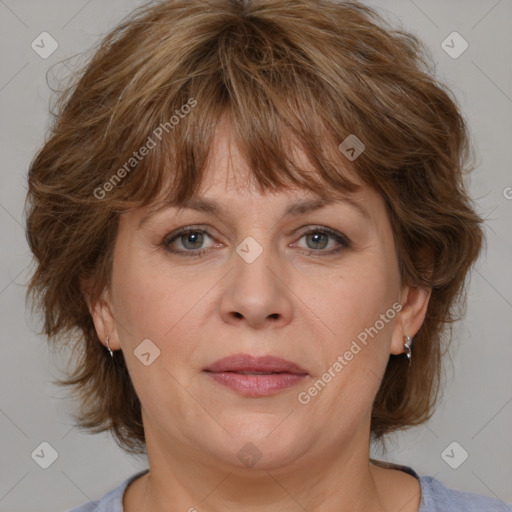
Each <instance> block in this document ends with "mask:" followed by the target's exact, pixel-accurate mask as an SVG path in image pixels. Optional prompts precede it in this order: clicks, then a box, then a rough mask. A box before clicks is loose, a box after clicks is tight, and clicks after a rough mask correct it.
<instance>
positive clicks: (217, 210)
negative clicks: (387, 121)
mask: <svg viewBox="0 0 512 512" xmlns="http://www.w3.org/2000/svg"><path fill="white" fill-rule="evenodd" d="M338 201H342V202H345V203H347V204H349V205H350V206H352V207H353V208H354V209H355V210H356V211H357V212H358V213H359V214H360V215H362V216H363V217H364V218H365V219H367V220H370V218H371V217H370V214H369V213H368V210H367V209H366V208H365V207H364V206H363V205H362V204H361V203H360V202H358V201H356V200H355V199H353V198H352V197H350V196H340V197H319V198H316V199H301V200H299V201H297V202H295V203H293V204H291V205H289V206H288V208H287V209H286V211H285V212H284V215H283V217H293V216H299V215H304V214H306V213H310V212H312V211H316V210H319V209H321V208H324V207H326V206H328V205H331V204H334V203H336V202H338ZM166 207H167V208H172V207H174V208H178V211H180V210H195V211H199V212H203V213H208V214H211V215H215V216H227V215H228V210H229V208H227V207H226V206H224V205H221V204H219V203H216V202H215V201H212V200H210V199H206V198H191V199H189V200H187V201H185V202H184V203H182V204H181V206H179V207H178V206H177V205H176V204H173V203H172V202H170V203H168V204H166V205H164V206H163V207H161V208H159V209H157V210H155V211H153V212H150V213H148V214H147V215H145V216H144V217H143V218H142V219H141V220H140V222H139V229H141V228H142V227H143V225H144V224H146V222H148V221H149V220H150V219H151V218H152V217H153V216H154V215H156V214H157V213H158V212H159V211H161V210H162V209H165V208H166Z"/></svg>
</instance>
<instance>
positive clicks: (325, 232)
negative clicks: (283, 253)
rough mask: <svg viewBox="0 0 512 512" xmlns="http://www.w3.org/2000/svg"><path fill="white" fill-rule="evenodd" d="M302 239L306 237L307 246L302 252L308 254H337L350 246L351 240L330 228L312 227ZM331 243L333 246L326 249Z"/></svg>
mask: <svg viewBox="0 0 512 512" xmlns="http://www.w3.org/2000/svg"><path fill="white" fill-rule="evenodd" d="M302 239H305V241H306V247H307V248H306V250H305V251H302V252H304V253H305V254H307V255H308V256H313V255H314V256H321V255H329V254H335V253H338V252H340V251H342V250H343V249H348V248H349V247H350V241H349V240H348V238H347V237H346V236H345V235H342V234H341V233H338V232H337V231H334V230H331V229H329V228H315V229H310V230H309V231H306V232H305V233H303V234H302V236H301V237H300V240H302ZM329 239H330V240H329ZM329 245H331V248H330V249H328V250H325V249H326V248H328V247H329ZM332 246H334V247H332ZM292 247H293V246H292Z"/></svg>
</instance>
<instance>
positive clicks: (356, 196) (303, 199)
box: [137, 118, 381, 227]
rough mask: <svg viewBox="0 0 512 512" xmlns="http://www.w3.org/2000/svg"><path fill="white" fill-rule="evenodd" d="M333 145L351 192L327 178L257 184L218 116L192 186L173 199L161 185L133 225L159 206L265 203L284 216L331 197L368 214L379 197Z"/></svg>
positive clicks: (225, 208)
mask: <svg viewBox="0 0 512 512" xmlns="http://www.w3.org/2000/svg"><path fill="white" fill-rule="evenodd" d="M287 142H289V141H287ZM289 147H290V148H291V149H290V155H289V158H290V161H293V163H294V165H295V166H296V167H298V168H300V172H301V174H303V175H306V176H307V173H311V176H312V177H313V176H316V182H318V181H319V179H318V171H317V170H316V169H315V167H314V166H313V165H312V164H311V162H310V161H309V160H308V158H307V157H306V155H305V153H304V152H303V151H302V150H301V149H300V147H298V146H293V145H289ZM334 149H335V151H336V153H334V155H333V161H335V164H336V168H337V170H338V172H339V174H341V175H343V176H345V177H347V178H348V179H349V180H350V181H351V182H352V183H354V185H355V186H356V190H355V192H348V191H346V190H343V189H341V188H340V187H333V186H330V185H328V184H327V183H325V186H322V187H321V190H315V191H313V190H311V189H308V188H307V186H303V187H301V186H298V185H297V184H292V183H290V184H285V185H283V186H282V187H277V188H276V187H267V188H263V187H262V186H261V183H258V180H256V179H255V172H254V170H253V169H252V168H251V167H250V165H249V163H248V162H247V159H246V158H245V156H244V154H243V153H242V152H241V151H240V149H239V147H238V145H237V143H236V134H235V133H234V130H233V127H232V124H231V123H230V122H229V121H228V120H227V118H222V119H221V120H220V122H219V123H218V124H217V126H216V130H215V135H214V137H213V140H212V144H211V145H210V148H209V152H208V157H207V160H206V165H205V167H204V172H203V174H202V178H201V182H200V184H199V187H198V189H197V192H196V193H195V194H194V195H191V196H190V197H188V198H186V199H185V200H183V201H181V202H180V203H179V204H177V203H176V202H174V200H173V198H172V197H171V193H170V192H171V191H172V187H169V188H167V189H166V190H162V192H161V194H160V195H159V197H158V199H157V200H156V201H154V202H153V203H152V204H150V205H149V206H147V207H145V208H143V209H142V210H143V211H142V212H140V215H137V217H139V222H138V224H139V227H142V225H143V224H145V223H146V222H147V221H148V220H149V219H150V218H152V217H154V215H156V214H158V213H159V212H160V211H162V210H165V209H169V208H176V209H177V211H176V213H177V214H180V213H182V212H183V211H185V210H187V209H191V210H196V211H200V212H205V213H208V214H213V215H216V216H223V217H228V216H232V215H238V214H239V213H242V212H243V214H244V215H245V214H250V212H251V211H253V212H256V210H258V211H260V210H265V209H267V208H268V209H272V210H276V211H278V212H279V213H280V214H282V215H284V216H297V215H300V214H305V213H308V212H312V211H315V210H318V209H320V208H322V207H324V206H329V205H331V204H335V203H337V202H341V203H343V204H345V205H348V206H351V207H352V209H353V210H354V211H356V212H357V213H358V214H359V215H360V216H361V217H363V218H365V219H366V220H371V218H373V217H374V216H375V213H376V212H372V211H371V210H372V209H374V208H373V205H372V204H371V203H373V202H375V200H376V201H379V199H381V198H380V197H379V194H377V192H376V191H375V190H373V189H372V187H370V186H369V185H367V184H366V183H364V182H363V181H362V180H361V178H360V177H359V176H358V175H357V173H356V172H355V171H354V170H353V169H352V168H351V167H350V163H349V162H348V161H346V159H345V158H344V157H343V156H342V155H341V153H340V152H339V151H337V148H334ZM263 171H264V170H263ZM320 181H321V180H320ZM372 196H374V197H372ZM379 213H380V212H379Z"/></svg>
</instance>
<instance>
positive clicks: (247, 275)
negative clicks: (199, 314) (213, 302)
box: [220, 249, 293, 329]
mask: <svg viewBox="0 0 512 512" xmlns="http://www.w3.org/2000/svg"><path fill="white" fill-rule="evenodd" d="M249 261H250V260H246V259H244V258H243V257H241V256H239V254H238V253H237V254H234V268H233V270H232V271H231V272H229V273H228V275H227V276H226V281H225V283H226V288H225V291H224V294H223V297H222V300H221V306H220V313H221V317H222V319H223V321H224V322H226V323H228V324H232V325H242V324H246V325H247V326H249V327H251V328H253V329H262V328H267V327H268V328H278V327H283V326H285V325H287V324H288V323H290V322H291V320H292V317H293V306H292V301H291V298H292V297H293V293H292V291H291V289H290V288H289V287H288V285H287V284H286V282H285V279H286V277H285V275H284V273H283V271H282V268H281V267H280V266H279V265H278V264H277V262H276V259H275V258H274V257H273V255H272V254H271V250H270V249H264V250H263V252H262V253H261V254H260V255H259V256H258V257H257V258H256V259H255V260H254V261H252V262H249Z"/></svg>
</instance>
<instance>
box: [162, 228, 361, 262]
mask: <svg viewBox="0 0 512 512" xmlns="http://www.w3.org/2000/svg"><path fill="white" fill-rule="evenodd" d="M189 233H203V234H206V235H208V236H209V237H210V238H211V239H213V237H212V236H211V235H210V233H209V232H208V231H206V230H204V229H200V228H194V227H193V226H188V227H186V228H182V229H180V230H178V231H177V232H175V233H171V234H170V235H168V236H166V237H165V239H164V240H163V242H162V245H163V247H164V249H165V250H166V251H168V252H171V253H173V254H176V255H178V256H184V257H198V256H201V255H202V254H204V253H206V252H209V251H210V250H212V249H213V248H209V249H197V250H195V251H193V250H192V251H187V250H185V251H182V250H178V251H177V250H173V249H171V248H170V246H171V244H172V243H173V242H174V241H175V240H177V239H178V238H180V237H182V236H183V235H187V234H189ZM312 233H316V234H318V233H320V234H323V235H328V236H330V237H331V238H333V239H334V240H336V242H338V243H339V244H340V246H339V247H338V248H336V249H331V250H329V251H325V250H322V249H317V250H314V249H301V252H302V253H303V254H306V256H330V255H334V254H337V253H339V252H341V251H342V250H344V249H349V248H350V247H351V244H350V241H349V239H348V238H347V237H346V236H345V235H342V234H341V233H338V232H337V231H334V230H332V229H329V228H325V227H322V228H313V229H310V230H309V231H305V232H304V233H302V234H301V236H300V238H299V240H300V239H301V238H303V237H304V236H306V235H310V234H312Z"/></svg>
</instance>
